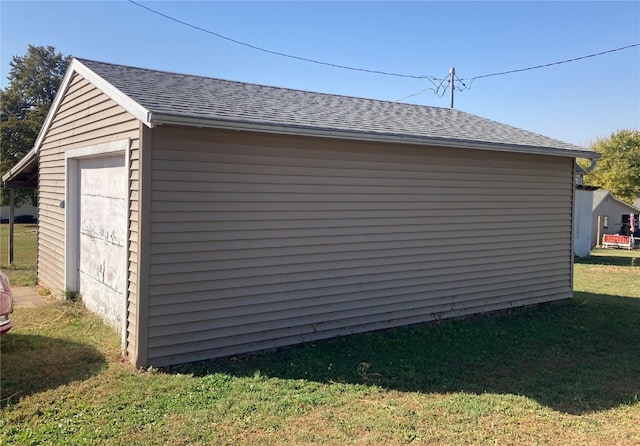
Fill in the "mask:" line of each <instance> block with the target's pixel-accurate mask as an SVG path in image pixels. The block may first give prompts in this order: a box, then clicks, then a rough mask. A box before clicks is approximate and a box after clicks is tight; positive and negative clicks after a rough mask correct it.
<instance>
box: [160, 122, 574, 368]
mask: <svg viewBox="0 0 640 446" xmlns="http://www.w3.org/2000/svg"><path fill="white" fill-rule="evenodd" d="M154 132H155V135H154V136H155V137H154V147H153V152H152V153H153V160H152V194H151V210H152V214H151V219H152V221H151V233H150V255H151V263H150V275H149V328H148V329H149V339H148V343H149V356H148V362H149V363H150V364H154V365H164V364H170V363H177V362H185V361H193V360H198V359H205V358H208V357H214V356H221V355H227V354H235V353H240V352H244V351H251V350H256V349H260V348H269V347H275V346H280V345H287V344H292V343H297V342H301V341H307V340H313V339H320V338H327V337H332V336H336V335H341V334H348V333H355V332H361V331H366V330H373V329H380V328H386V327H392V326H398V325H404V324H409V323H417V322H422V321H428V320H433V319H439V318H445V317H452V316H458V315H465V314H472V313H477V312H482V311H491V310H497V309H503V308H509V307H513V306H519V305H526V304H531V303H537V302H545V301H550V300H556V299H564V298H568V297H570V296H571V260H570V259H571V200H572V171H573V164H572V160H570V159H565V158H552V157H544V156H532V155H517V154H509V153H497V152H482V151H469V150H457V149H447V150H443V149H436V148H415V147H408V146H398V145H379V144H378V145H377V144H365V143H346V142H341V141H321V140H312V139H308V140H305V139H301V138H277V137H275V136H258V135H244V136H242V135H236V136H234V135H233V134H231V133H226V132H215V131H205V130H199V131H198V130H193V131H190V132H181V131H178V130H176V129H175V128H172V127H165V128H159V129H155V130H154Z"/></svg>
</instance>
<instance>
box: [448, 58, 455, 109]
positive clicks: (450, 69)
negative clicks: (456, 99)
mask: <svg viewBox="0 0 640 446" xmlns="http://www.w3.org/2000/svg"><path fill="white" fill-rule="evenodd" d="M455 75H456V69H455V68H454V67H451V68H449V76H450V77H451V78H450V80H449V84H450V85H449V87H450V88H451V108H453V91H454V90H455V87H454V86H453V79H454V77H455Z"/></svg>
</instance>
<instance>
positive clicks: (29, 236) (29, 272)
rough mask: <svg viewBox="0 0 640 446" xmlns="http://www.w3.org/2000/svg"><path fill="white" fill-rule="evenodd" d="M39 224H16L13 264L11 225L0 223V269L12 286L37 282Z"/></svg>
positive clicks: (29, 284) (30, 284)
mask: <svg viewBox="0 0 640 446" xmlns="http://www.w3.org/2000/svg"><path fill="white" fill-rule="evenodd" d="M37 231H38V225H36V224H16V225H14V229H13V234H14V242H13V254H14V256H13V260H14V261H13V264H12V265H9V225H8V224H0V270H2V271H3V272H4V273H5V274H7V277H8V278H9V282H11V285H12V286H32V285H35V284H36V262H37V260H36V252H37V251H36V243H37V241H36V238H37Z"/></svg>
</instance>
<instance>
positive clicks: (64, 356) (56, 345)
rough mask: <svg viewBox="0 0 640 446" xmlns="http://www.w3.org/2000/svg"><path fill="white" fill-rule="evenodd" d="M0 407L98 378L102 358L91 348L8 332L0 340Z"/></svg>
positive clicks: (54, 339) (102, 364) (84, 345)
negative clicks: (94, 377) (46, 391)
mask: <svg viewBox="0 0 640 446" xmlns="http://www.w3.org/2000/svg"><path fill="white" fill-rule="evenodd" d="M0 347H1V352H2V356H1V357H0V367H1V370H2V373H1V374H0V383H1V385H0V406H1V407H4V406H6V405H7V404H15V403H17V402H18V401H19V400H20V399H21V398H24V397H26V396H28V395H32V394H35V393H38V392H42V391H45V390H48V389H54V388H56V387H59V386H61V385H64V384H68V383H70V382H72V381H76V380H83V379H87V378H89V377H91V376H93V375H95V374H97V373H98V372H99V371H100V370H101V369H102V368H103V367H104V366H105V365H106V364H107V360H106V359H105V357H104V356H103V355H102V354H101V353H100V352H99V351H98V350H96V349H95V348H94V347H92V346H91V345H86V344H81V343H77V342H72V341H68V340H65V339H57V338H51V337H47V336H40V335H31V334H21V333H20V334H18V333H12V332H9V333H8V334H6V335H4V336H2V338H1V340H0Z"/></svg>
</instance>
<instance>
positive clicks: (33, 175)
mask: <svg viewBox="0 0 640 446" xmlns="http://www.w3.org/2000/svg"><path fill="white" fill-rule="evenodd" d="M2 184H3V186H4V187H8V188H10V189H16V188H22V187H37V186H38V152H37V151H36V149H35V147H34V148H32V149H31V150H29V152H28V153H27V154H26V155H25V156H24V157H23V158H22V159H21V160H20V161H18V164H16V165H15V166H13V167H12V168H11V169H10V170H9V171H8V172H7V173H5V174H4V175H3V176H2Z"/></svg>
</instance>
